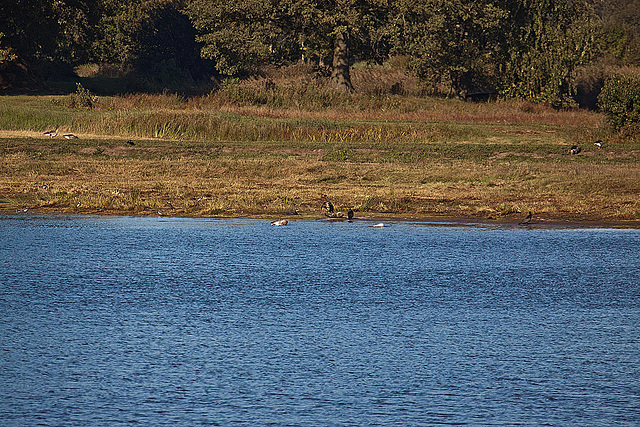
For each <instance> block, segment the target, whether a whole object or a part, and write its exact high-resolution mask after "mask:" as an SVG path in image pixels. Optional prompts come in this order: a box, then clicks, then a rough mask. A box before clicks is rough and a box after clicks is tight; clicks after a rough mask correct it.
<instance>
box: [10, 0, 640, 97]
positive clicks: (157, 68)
mask: <svg viewBox="0 0 640 427" xmlns="http://www.w3.org/2000/svg"><path fill="white" fill-rule="evenodd" d="M639 18H640V1H637V0H634V1H628V0H606V1H605V0H234V1H228V0H126V1H125V0H55V1H54V0H14V1H10V2H9V1H6V2H1V3H0V88H2V89H4V90H9V89H12V88H14V89H15V88H16V87H17V86H20V84H21V83H24V80H25V79H26V80H29V79H30V81H32V82H33V81H37V80H38V79H43V78H47V77H49V78H51V76H55V75H56V74H61V73H71V72H72V70H73V67H75V66H77V65H80V64H84V63H99V64H108V65H109V66H111V67H113V68H114V69H115V70H117V71H118V72H119V73H122V74H123V75H129V76H145V78H153V79H159V80H161V81H163V79H164V80H171V79H173V80H180V81H193V80H198V79H201V78H203V77H206V76H211V75H216V76H247V75H251V74H253V73H256V72H257V71H258V70H259V69H260V66H262V65H264V64H273V65H286V64H290V63H294V62H298V61H306V62H311V63H313V64H315V65H317V67H318V68H319V69H323V70H326V74H327V77H328V79H329V81H330V82H331V84H332V85H333V86H334V87H336V88H337V89H339V90H342V91H347V92H349V91H351V90H353V87H352V84H351V79H350V67H351V65H352V64H353V63H354V62H357V61H369V62H375V63H382V62H384V61H386V60H387V59H388V58H390V57H392V56H403V57H406V58H407V61H406V63H407V66H408V67H409V69H410V70H411V71H412V72H414V73H416V74H417V75H418V76H419V77H420V78H421V79H422V80H423V81H425V82H427V83H429V84H432V85H433V86H434V87H436V86H438V87H447V88H449V91H450V92H451V93H459V92H495V93H499V94H501V95H504V96H508V97H521V98H528V99H534V100H538V101H544V102H549V103H551V104H552V105H556V106H563V105H567V104H568V103H570V102H571V100H572V97H573V96H574V95H575V94H576V92H577V86H576V75H577V72H578V70H580V69H582V68H584V67H585V66H588V65H590V64H609V65H610V64H615V65H619V66H637V65H640V19H639ZM25 76H26V77H25Z"/></svg>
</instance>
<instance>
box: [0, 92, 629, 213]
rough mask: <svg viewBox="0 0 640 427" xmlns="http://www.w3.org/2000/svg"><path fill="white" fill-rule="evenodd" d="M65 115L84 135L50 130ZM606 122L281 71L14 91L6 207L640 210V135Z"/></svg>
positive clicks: (2, 201) (3, 123) (6, 145)
mask: <svg viewBox="0 0 640 427" xmlns="http://www.w3.org/2000/svg"><path fill="white" fill-rule="evenodd" d="M269 82H271V83H269ZM305 87H306V88H307V89H306V90H307V91H312V93H311V94H307V95H306V97H305V94H304V91H303V89H304V88H305ZM261 97H263V98H264V99H261ZM56 124H57V125H59V126H60V130H61V134H62V133H66V132H72V133H74V134H76V135H78V136H79V137H80V139H75V140H66V139H62V138H61V137H60V136H58V137H57V138H55V139H49V138H46V137H44V135H43V134H42V133H43V132H44V131H45V130H47V129H48V128H50V127H51V126H54V125H56ZM603 126H604V125H603V121H602V117H601V116H600V115H598V114H595V113H592V112H585V111H567V112H558V111H555V110H551V109H547V108H545V107H542V106H539V105H533V104H528V103H522V102H498V103H490V104H471V103H464V102H461V101H458V100H443V99H434V98H424V97H417V96H410V95H404V96H395V95H388V94H387V95H385V94H377V95H376V94H357V95H355V96H353V97H345V96H344V95H339V94H335V93H332V92H330V91H323V90H321V89H317V88H316V89H313V87H311V86H309V83H305V82H302V83H301V82H297V83H296V82H293V83H289V85H288V86H287V85H285V84H281V83H279V82H276V83H275V84H273V83H272V81H271V80H264V81H260V80H256V81H253V82H248V83H244V84H231V85H228V86H227V87H225V88H223V90H220V91H219V92H217V93H216V94H214V95H211V96H207V97H199V98H194V99H184V98H181V97H178V96H174V95H157V96H149V95H139V96H121V97H112V98H99V99H97V100H95V102H94V108H93V109H82V108H70V107H69V99H68V97H66V96H59V97H52V96H41V97H3V98H2V100H1V102H0V157H1V158H2V162H1V165H0V209H5V210H22V209H25V208H28V209H36V210H45V211H59V212H82V213H96V212H100V213H125V214H136V215H158V214H163V215H186V216H273V217H276V216H278V217H279V216H288V215H291V214H292V213H293V212H295V211H296V210H297V211H299V212H300V213H301V214H302V215H306V216H310V217H313V216H318V215H319V214H320V205H321V203H322V200H323V199H324V198H328V199H330V200H332V201H333V203H334V204H335V205H336V207H337V208H339V209H345V210H346V209H348V208H353V209H354V210H355V211H356V215H357V216H361V217H363V216H376V215H385V216H389V215H390V216H401V217H429V216H434V215H446V216H459V217H470V218H478V219H487V218H493V219H501V218H502V219H510V218H513V219H516V218H519V217H521V216H522V215H523V214H526V212H528V211H533V213H534V215H535V217H536V218H539V219H541V220H544V219H574V220H577V219H589V220H606V221H622V220H638V219H640V196H639V194H640V167H639V160H640V144H638V143H632V142H623V141H619V140H616V139H615V138H612V137H609V136H607V133H606V129H604V128H603ZM595 139H604V140H605V144H604V146H603V147H602V148H601V149H598V148H597V147H596V146H594V145H593V143H592V142H593V141H594V140H595ZM128 140H131V142H132V143H133V145H131V144H130V143H127V141H128ZM576 142H581V146H582V152H581V153H580V154H579V155H577V156H571V155H569V154H568V149H569V147H570V146H571V145H573V144H575V143H576Z"/></svg>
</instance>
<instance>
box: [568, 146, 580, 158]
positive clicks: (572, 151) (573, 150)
mask: <svg viewBox="0 0 640 427" xmlns="http://www.w3.org/2000/svg"><path fill="white" fill-rule="evenodd" d="M580 151H582V149H581V148H580V146H579V145H578V144H576V145H573V146H571V149H570V150H569V154H571V155H575V154H578V153H579V152H580Z"/></svg>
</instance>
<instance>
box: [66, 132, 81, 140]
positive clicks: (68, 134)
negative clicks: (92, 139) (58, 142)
mask: <svg viewBox="0 0 640 427" xmlns="http://www.w3.org/2000/svg"><path fill="white" fill-rule="evenodd" d="M62 136H64V137H65V139H78V137H77V136H75V135H74V134H72V133H67V134H65V135H62Z"/></svg>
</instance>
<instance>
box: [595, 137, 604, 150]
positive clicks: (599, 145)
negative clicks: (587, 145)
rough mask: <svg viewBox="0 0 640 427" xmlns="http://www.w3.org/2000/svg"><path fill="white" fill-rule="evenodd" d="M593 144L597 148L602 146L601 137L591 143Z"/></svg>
mask: <svg viewBox="0 0 640 427" xmlns="http://www.w3.org/2000/svg"><path fill="white" fill-rule="evenodd" d="M593 145H595V146H596V147H598V148H599V149H600V148H602V140H601V139H599V140H597V141H596V142H594V143H593Z"/></svg>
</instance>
